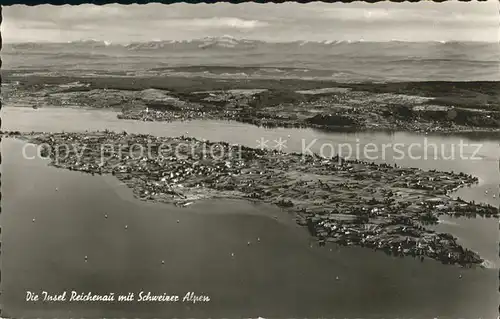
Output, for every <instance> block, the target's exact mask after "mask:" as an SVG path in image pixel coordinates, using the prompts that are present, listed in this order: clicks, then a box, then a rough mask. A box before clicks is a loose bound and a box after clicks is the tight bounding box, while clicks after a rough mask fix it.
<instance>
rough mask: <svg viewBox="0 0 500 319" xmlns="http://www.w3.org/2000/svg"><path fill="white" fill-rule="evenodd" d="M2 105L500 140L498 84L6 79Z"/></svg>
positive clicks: (139, 117) (123, 116)
mask: <svg viewBox="0 0 500 319" xmlns="http://www.w3.org/2000/svg"><path fill="white" fill-rule="evenodd" d="M5 79H6V80H5V81H4V82H5V83H6V85H7V87H5V88H4V91H6V92H7V94H6V99H5V100H6V101H5V104H7V105H8V104H9V102H10V101H16V103H19V101H21V103H23V104H25V105H32V107H33V108H41V107H44V106H47V105H50V106H60V107H68V106H71V107H74V106H76V107H80V108H86V107H90V108H94V109H111V110H116V111H119V112H120V114H118V115H117V116H118V118H119V119H132V120H140V121H159V122H172V121H189V120H198V119H213V120H231V121H237V122H241V123H247V124H251V125H256V126H261V127H266V128H275V127H282V128H312V129H320V130H326V131H337V130H351V131H352V130H356V131H407V132H415V133H423V134H432V133H441V134H464V133H467V132H478V131H481V132H487V133H489V134H497V135H498V136H499V138H500V128H499V127H500V108H499V107H498V105H499V104H500V94H499V93H498V92H499V91H500V82H395V83H341V82H335V81H306V80H276V79H274V80H255V79H252V80H242V79H235V80H234V81H229V82H221V81H220V80H217V79H210V78H200V77H193V78H189V77H171V76H163V77H162V76H157V77H143V78H124V77H115V78H113V77H106V76H104V77H99V78H96V77H50V76H45V77H44V76H36V75H27V76H22V77H16V76H12V75H9V72H7V75H6V77H5Z"/></svg>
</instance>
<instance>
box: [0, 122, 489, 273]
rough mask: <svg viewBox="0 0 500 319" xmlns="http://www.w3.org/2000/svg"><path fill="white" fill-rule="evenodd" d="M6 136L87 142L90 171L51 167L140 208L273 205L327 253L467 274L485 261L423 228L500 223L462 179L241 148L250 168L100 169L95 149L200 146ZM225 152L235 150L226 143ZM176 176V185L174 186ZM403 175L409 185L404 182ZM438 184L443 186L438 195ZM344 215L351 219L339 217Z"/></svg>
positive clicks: (121, 138)
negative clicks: (119, 188)
mask: <svg viewBox="0 0 500 319" xmlns="http://www.w3.org/2000/svg"><path fill="white" fill-rule="evenodd" d="M3 134H4V135H5V136H12V137H20V138H22V139H24V140H27V141H30V142H33V143H36V144H41V143H48V145H52V146H54V145H57V143H61V142H65V141H72V142H83V141H86V142H87V143H89V142H90V145H89V146H90V149H88V148H87V150H86V151H88V152H87V153H85V154H84V155H85V156H84V158H80V160H83V162H80V163H79V162H78V157H76V155H75V154H71V153H69V154H66V155H67V156H66V158H65V159H64V160H63V161H62V162H59V163H58V164H56V163H52V165H53V166H56V167H59V168H65V169H70V170H75V171H82V172H87V173H91V174H111V175H114V176H115V177H116V178H117V179H118V180H120V181H122V182H123V183H124V184H125V185H126V186H127V187H129V188H131V189H132V190H133V193H134V196H135V197H137V198H139V199H142V200H148V201H150V200H152V201H155V202H165V203H169V204H177V205H180V206H182V205H186V204H187V203H190V202H196V201H198V200H200V199H202V200H203V199H207V198H214V199H215V198H235V199H239V200H241V199H244V200H248V199H251V200H257V201H259V202H265V203H269V204H274V205H276V206H278V207H281V208H283V209H285V210H287V211H289V212H294V213H295V214H296V222H297V223H298V224H299V225H301V226H304V227H307V228H308V229H309V231H310V233H311V234H312V235H313V236H315V237H316V238H317V239H318V243H319V244H320V245H324V244H326V243H327V242H335V243H338V244H340V245H355V246H361V247H367V248H371V249H375V250H379V251H383V252H385V253H386V254H389V255H395V256H401V257H402V256H413V257H414V258H419V259H421V260H423V259H424V258H431V259H435V260H439V261H441V262H443V263H451V264H461V265H462V266H465V267H470V266H473V265H480V264H481V263H482V262H484V260H483V259H481V258H480V257H479V255H477V254H476V253H474V252H472V251H470V250H467V249H464V248H462V247H461V246H460V245H458V244H457V243H456V238H454V237H453V236H452V235H449V234H439V233H435V232H434V231H431V230H429V229H427V228H426V227H425V225H426V224H428V223H430V224H433V223H436V222H437V218H438V216H440V215H457V216H471V217H472V216H474V215H475V214H478V215H484V216H489V217H493V216H498V211H497V209H495V208H494V207H492V206H488V205H476V204H473V203H467V202H465V201H462V200H460V199H456V200H455V199H452V198H450V197H449V196H447V195H446V193H447V191H449V190H451V189H455V188H457V186H464V185H466V184H471V183H474V182H477V179H474V178H473V177H472V176H468V175H466V174H462V173H460V174H453V173H445V172H435V171H434V172H425V171H422V170H419V169H403V168H400V167H397V166H394V167H393V166H391V165H387V164H382V165H377V164H373V163H367V162H362V161H347V160H340V162H339V163H340V164H339V165H336V164H335V161H332V162H329V161H325V159H323V158H318V157H317V156H306V157H304V158H302V159H300V158H299V157H298V156H297V154H284V153H279V152H271V151H261V150H256V149H251V148H247V147H243V148H242V152H243V153H242V155H243V160H237V159H235V158H232V157H228V158H224V160H208V161H207V160H205V161H204V163H203V164H199V163H200V162H198V161H196V160H195V159H194V158H188V159H183V160H179V159H175V158H172V157H168V158H161V159H154V160H147V159H146V160H145V161H144V160H132V159H123V158H122V159H115V158H109V159H108V161H107V162H106V163H105V164H104V165H103V166H99V165H97V163H96V161H97V158H98V153H97V152H98V149H97V144H98V143H97V142H98V141H99V143H100V142H107V143H114V144H120V143H123V145H127V144H128V145H130V142H131V141H135V142H145V140H146V138H149V139H151V140H153V141H155V142H154V143H159V142H164V143H170V144H172V145H176V144H178V143H180V142H188V143H194V144H197V143H200V141H198V140H196V139H194V138H182V137H181V138H158V137H152V136H148V135H144V134H141V135H136V134H117V133H110V132H93V133H87V134H83V133H56V134H50V133H40V132H39V133H28V134H22V133H15V132H14V133H9V132H3ZM220 145H223V146H224V147H225V148H231V147H233V146H229V145H228V144H227V143H221V144H220ZM52 160H54V158H52ZM276 161H277V162H276ZM328 162H329V163H328ZM197 163H198V164H197ZM223 163H225V164H223ZM228 163H229V164H228ZM276 163H278V164H276ZM162 167H163V168H162ZM354 168H355V170H354V171H353V169H354ZM162 170H163V172H170V178H169V177H167V176H165V175H164V174H161V171H162ZM193 170H194V171H193ZM332 170H333V171H332ZM198 171H199V172H198ZM174 172H175V175H176V176H177V177H176V178H172V173H174ZM196 172H198V173H196ZM252 172H253V173H258V174H252ZM195 173H196V174H195ZM381 173H382V174H383V175H384V179H385V181H384V182H382V184H380V181H379V180H378V178H377V177H376V176H377V175H379V174H381ZM158 174H160V175H158ZM399 174H403V175H401V176H406V177H405V178H401V177H398V176H399ZM362 176H363V177H362ZM379 176H380V175H379ZM353 177H354V179H353ZM443 177H445V178H444V179H443ZM359 178H361V179H359ZM367 179H368V181H367ZM405 180H408V182H404V181H405ZM360 181H362V182H360ZM429 181H432V183H430V182H429ZM318 183H319V184H318ZM420 183H422V184H420ZM436 184H442V185H440V186H439V187H436ZM419 185H420V186H419ZM431 185H432V186H431ZM429 187H430V188H429ZM474 211H475V213H473V212H474ZM346 214H347V218H345V216H344V217H342V216H343V215H346Z"/></svg>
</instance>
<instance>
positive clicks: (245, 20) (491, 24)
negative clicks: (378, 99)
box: [1, 0, 500, 43]
mask: <svg viewBox="0 0 500 319" xmlns="http://www.w3.org/2000/svg"><path fill="white" fill-rule="evenodd" d="M498 11H499V3H498V1H497V0H489V1H486V2H474V1H472V2H458V1H447V2H444V3H435V2H432V1H421V2H417V3H391V2H379V3H376V4H369V3H364V2H355V3H350V4H344V3H335V4H328V3H320V2H316V3H308V4H298V3H285V4H264V5H263V4H255V3H245V4H238V5H234V4H225V3H219V4H196V5H193V4H185V3H180V4H174V5H162V4H148V5H130V6H123V5H117V4H112V5H105V6H94V5H81V6H68V5H66V6H50V5H42V6H35V7H27V6H20V5H16V6H11V7H4V8H3V22H2V26H1V29H2V37H3V40H4V42H27V41H29V42H31V41H51V42H66V41H74V40H82V39H96V40H105V41H110V42H115V43H129V42H133V41H151V40H185V39H194V38H202V37H206V36H221V35H231V36H234V37H237V38H250V39H260V40H268V41H281V42H284V41H295V40H314V41H321V40H359V39H364V40H366V41H389V40H393V39H395V40H404V41H443V40H445V41H448V40H459V41H464V40H465V41H498V39H499V25H500V24H499V21H500V19H499V13H498Z"/></svg>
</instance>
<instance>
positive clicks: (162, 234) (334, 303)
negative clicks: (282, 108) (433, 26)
mask: <svg viewBox="0 0 500 319" xmlns="http://www.w3.org/2000/svg"><path fill="white" fill-rule="evenodd" d="M2 112H3V114H2V119H3V123H2V124H3V126H2V129H4V130H23V131H31V130H35V131H62V130H66V131H83V130H86V129H88V130H97V129H101V130H102V129H106V128H108V129H111V130H118V131H121V130H123V129H125V130H127V131H128V132H138V133H139V132H140V133H151V134H156V135H174V136H178V135H182V134H184V135H190V136H193V137H198V138H206V139H209V140H213V141H220V140H224V141H228V142H232V143H241V144H246V145H249V146H256V140H258V139H260V137H263V138H266V139H269V140H274V139H278V138H279V137H282V138H284V139H287V140H288V143H287V146H288V148H287V150H295V151H300V148H301V144H302V140H306V141H307V144H309V143H310V142H311V141H313V140H314V139H318V141H319V142H317V143H316V144H317V145H316V144H315V145H316V146H315V147H316V150H318V147H319V146H320V145H322V144H321V143H323V144H324V143H326V142H328V143H332V144H335V145H337V144H339V143H346V142H350V143H356V142H357V140H359V143H360V144H361V145H363V144H367V143H375V144H383V143H389V142H391V143H396V142H399V143H405V144H406V145H409V144H410V143H416V142H419V141H420V142H422V139H423V138H424V137H423V136H418V135H414V134H408V133H395V134H382V133H380V134H373V133H370V134H368V133H322V132H318V131H314V130H286V129H275V130H266V129H262V128H257V127H253V126H249V125H244V124H239V123H229V122H205V121H196V122H187V123H145V122H135V121H122V120H117V119H116V115H115V114H114V113H112V112H102V111H80V110H72V109H39V110H32V109H21V108H4V109H3V110H2ZM288 135H290V137H288ZM427 138H428V139H429V140H430V141H431V142H432V141H433V142H436V143H438V142H439V143H441V144H443V145H448V146H449V145H453V144H457V143H458V142H459V138H455V137H431V136H428V137H427ZM467 141H469V140H467ZM469 142H470V143H478V142H477V141H472V140H470V141H469ZM422 143H423V142H422ZM482 143H483V146H482V147H481V150H480V152H479V155H480V157H481V160H477V161H472V160H462V159H455V160H444V159H442V158H439V156H438V159H434V158H433V157H432V156H431V157H432V159H428V160H420V161H418V160H412V159H406V160H401V161H398V164H400V165H407V166H416V167H421V168H424V169H431V168H436V169H441V170H455V171H463V172H467V173H472V174H474V175H476V176H478V177H479V178H480V184H479V185H478V186H475V187H471V188H464V189H462V190H460V191H459V194H457V195H458V196H461V197H464V198H467V199H469V200H472V199H474V200H476V201H482V202H488V203H490V204H496V205H498V204H499V203H498V198H493V197H492V194H496V193H497V192H498V188H497V187H498V180H499V177H500V176H499V172H498V162H497V160H498V159H497V158H498V151H499V146H498V142H496V141H493V140H491V141H485V142H482ZM22 147H23V142H21V141H17V140H11V139H8V140H6V139H4V140H3V141H2V151H3V152H2V155H3V158H2V164H3V165H2V181H3V183H2V195H3V202H2V214H1V215H0V221H1V226H2V228H3V229H2V257H3V258H2V275H3V276H2V279H3V280H2V282H1V289H2V305H3V310H4V313H5V315H6V316H16V317H44V318H54V317H59V318H62V317H70V316H71V317H74V316H81V317H95V318H97V317H119V316H120V317H121V316H126V317H131V316H134V317H141V318H143V317H172V316H176V317H187V316H189V317H209V316H211V317H222V316H229V317H234V316H241V315H242V314H244V315H246V316H254V317H257V316H263V317H292V316H296V317H310V316H330V317H333V316H336V317H339V316H346V317H347V316H349V317H353V316H358V317H363V318H380V317H399V318H410V317H411V318H429V317H431V316H432V317H439V318H458V317H460V318H478V317H482V318H496V316H497V313H498V300H499V295H498V277H497V275H498V272H497V270H494V269H479V270H464V269H459V268H457V267H447V266H444V265H441V264H439V263H437V262H433V261H425V262H424V263H420V262H417V261H415V260H413V259H410V258H403V259H400V258H392V257H388V256H385V255H384V254H380V253H375V252H372V251H370V250H366V249H361V248H337V247H331V248H332V250H331V251H330V249H329V248H318V247H316V246H313V247H310V240H311V239H310V238H309V236H308V234H307V232H306V231H305V230H304V229H302V228H300V227H298V226H297V225H295V223H294V222H293V220H292V216H289V215H288V214H287V213H286V212H282V211H280V210H279V209H277V208H275V207H272V206H268V205H263V204H254V203H250V202H245V201H209V202H203V203H197V204H194V205H192V206H189V207H187V208H177V207H172V206H169V205H163V204H151V203H144V202H141V201H138V200H136V199H134V198H133V197H132V195H131V192H130V190H129V189H127V188H126V187H124V186H123V185H121V184H120V183H119V182H118V181H117V180H115V179H114V178H113V177H112V176H90V175H84V174H81V173H78V172H71V171H66V170H60V169H56V168H53V167H50V166H48V165H47V162H46V161H44V160H26V159H23V157H22V152H21V150H22ZM313 148H314V147H313ZM466 152H469V153H472V152H474V150H473V149H472V147H471V148H470V149H467V150H466ZM415 153H418V151H415ZM385 160H386V161H389V162H390V158H386V159H385ZM380 161H383V159H380ZM485 190H489V191H488V194H485V192H484V191H485ZM105 214H107V215H108V218H107V219H106V218H104V215H105ZM273 216H277V217H278V219H277V220H275V219H274V218H273ZM33 219H35V221H34V222H33ZM177 221H178V222H177ZM497 225H498V223H497V221H496V220H494V219H489V220H488V219H474V220H469V219H446V220H444V222H443V223H442V224H441V225H439V226H438V227H443V228H446V229H447V231H451V232H453V233H454V234H455V235H457V236H459V237H460V239H461V240H462V241H463V242H464V243H465V244H466V245H467V246H468V247H471V248H473V249H475V250H477V251H478V252H480V253H481V254H482V255H483V256H484V257H485V258H487V259H489V260H491V261H492V262H493V263H495V264H496V265H498V248H497V247H498V246H497V243H498V228H497V227H498V226H497ZM125 226H127V228H125ZM257 238H260V241H257ZM248 242H250V245H248ZM232 254H234V255H233V256H232ZM85 256H88V260H87V261H85ZM162 260H163V261H164V264H162V262H161V261H162ZM460 274H462V278H461V279H460V278H459V275H460ZM41 289H43V290H46V291H49V292H53V293H58V292H62V291H64V290H71V289H74V290H77V291H80V292H88V291H91V292H93V293H101V294H104V293H108V292H115V293H126V292H138V291H140V290H144V291H152V292H154V293H158V294H161V293H164V292H166V293H168V294H178V295H181V296H182V295H184V294H185V293H186V292H188V291H194V292H196V293H198V294H205V295H209V296H210V297H211V302H209V303H205V304H201V303H197V304H194V305H193V304H188V303H148V304H143V303H126V304H120V303H93V304H92V303H87V304H85V303H26V302H25V301H24V298H25V294H26V291H27V290H31V291H34V292H39V291H40V290H41Z"/></svg>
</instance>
